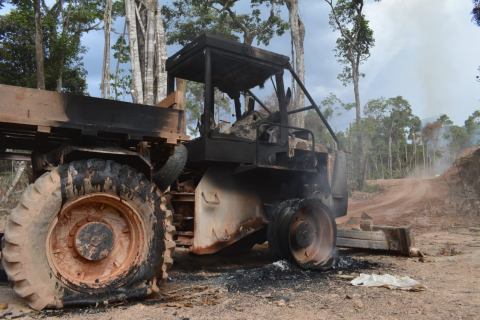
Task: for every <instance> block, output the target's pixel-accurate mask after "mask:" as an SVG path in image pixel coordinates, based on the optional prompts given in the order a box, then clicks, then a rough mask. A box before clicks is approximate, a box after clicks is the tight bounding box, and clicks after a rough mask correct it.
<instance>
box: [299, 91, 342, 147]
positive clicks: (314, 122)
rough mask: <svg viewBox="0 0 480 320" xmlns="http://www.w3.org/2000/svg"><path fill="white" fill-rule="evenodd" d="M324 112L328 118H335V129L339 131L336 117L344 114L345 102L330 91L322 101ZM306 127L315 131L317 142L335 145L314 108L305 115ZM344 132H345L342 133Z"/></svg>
mask: <svg viewBox="0 0 480 320" xmlns="http://www.w3.org/2000/svg"><path fill="white" fill-rule="evenodd" d="M321 106H322V107H323V108H321V109H322V113H323V115H324V116H325V118H326V119H327V120H331V119H333V122H334V131H335V132H336V131H337V128H336V127H337V125H336V119H337V117H339V116H340V115H342V111H343V109H344V107H345V104H344V103H342V101H341V100H340V99H338V98H337V96H336V95H335V94H333V93H330V94H329V95H328V96H327V97H325V99H323V100H322V102H321ZM305 128H306V129H309V130H310V131H312V132H313V135H314V136H315V142H317V143H321V144H325V145H328V146H333V145H334V140H333V137H332V136H331V135H330V132H329V131H328V130H327V128H326V126H325V124H324V123H323V122H322V120H321V119H320V117H319V116H318V114H317V112H316V111H314V110H308V112H307V114H306V115H305ZM342 134H343V133H342Z"/></svg>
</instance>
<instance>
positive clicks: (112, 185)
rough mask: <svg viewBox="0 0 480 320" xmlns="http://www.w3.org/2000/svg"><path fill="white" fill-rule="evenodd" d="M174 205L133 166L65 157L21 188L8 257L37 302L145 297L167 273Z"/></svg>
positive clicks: (22, 289) (9, 267)
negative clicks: (168, 205)
mask: <svg viewBox="0 0 480 320" xmlns="http://www.w3.org/2000/svg"><path fill="white" fill-rule="evenodd" d="M171 221H172V213H171V211H169V210H167V208H166V200H165V198H164V197H162V196H161V195H160V193H159V192H158V189H157V187H156V186H154V185H153V184H151V183H150V182H149V181H148V180H147V179H145V177H144V176H143V175H142V174H139V173H137V172H136V171H135V170H134V169H133V168H131V167H129V166H126V165H122V164H118V163H115V162H113V161H104V160H97V159H93V160H88V161H87V160H84V161H75V162H72V163H70V164H64V165H62V166H60V167H58V168H56V169H54V170H52V171H51V172H47V173H45V174H44V175H42V176H41V177H40V178H39V179H37V181H36V182H35V183H34V184H32V185H30V186H29V187H28V188H27V189H26V190H25V192H24V193H23V195H22V197H21V199H20V202H19V203H18V205H17V206H16V208H15V209H14V210H12V212H11V214H10V216H9V218H8V220H7V224H6V228H5V240H6V241H5V247H4V249H3V259H2V260H3V265H4V267H5V271H6V273H7V275H8V278H9V280H10V281H11V282H13V289H14V290H15V292H16V293H17V294H18V295H19V296H21V297H23V298H25V300H26V302H27V303H28V305H29V306H30V307H31V308H33V309H36V310H41V309H44V308H63V307H72V306H87V305H95V304H97V303H100V304H101V303H106V302H110V303H111V302H116V301H121V300H127V299H142V298H145V297H146V296H147V295H148V294H151V293H153V292H154V291H157V290H158V286H157V284H159V283H161V282H162V281H163V280H165V279H166V277H167V273H166V270H167V269H168V267H170V266H171V264H172V263H173V260H172V258H171V255H172V253H173V250H174V248H175V242H174V241H172V236H173V233H174V231H175V228H174V227H173V226H172V225H171Z"/></svg>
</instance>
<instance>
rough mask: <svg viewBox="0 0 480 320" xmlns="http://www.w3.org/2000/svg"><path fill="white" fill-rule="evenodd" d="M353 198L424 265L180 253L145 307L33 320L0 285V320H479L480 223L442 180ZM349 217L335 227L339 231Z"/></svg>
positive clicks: (388, 185)
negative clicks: (404, 286)
mask: <svg viewBox="0 0 480 320" xmlns="http://www.w3.org/2000/svg"><path fill="white" fill-rule="evenodd" d="M371 183H372V184H373V183H376V184H378V185H379V186H380V188H379V189H381V191H379V192H377V193H374V194H363V195H362V194H357V195H354V196H353V199H355V200H353V201H351V202H350V204H349V213H348V216H359V215H360V214H361V213H362V212H366V213H367V214H369V215H370V216H372V217H373V219H374V223H375V224H383V225H394V226H399V225H407V224H411V225H412V226H413V232H414V236H415V242H416V247H418V248H419V249H420V250H421V252H422V253H423V254H424V257H423V258H418V257H416V258H409V257H402V256H396V255H389V254H386V253H379V252H365V251H357V250H345V249H339V250H338V258H339V263H338V265H337V267H336V268H335V269H333V270H330V271H328V272H312V271H303V270H300V269H298V268H296V267H295V266H292V265H290V264H288V263H287V262H284V261H283V262H275V263H274V262H273V261H272V260H271V259H270V256H269V253H268V244H263V245H257V246H255V247H254V249H253V250H252V251H251V252H249V253H248V254H246V255H243V256H239V255H236V256H225V255H223V256H221V255H213V256H201V257H198V256H193V255H189V254H184V253H183V254H177V255H176V256H175V264H174V267H173V269H172V270H171V271H170V277H169V279H168V282H167V284H166V286H165V287H164V288H162V293H161V294H158V295H157V296H155V297H153V298H152V299H150V300H148V301H144V302H125V303H123V304H116V305H107V306H104V305H100V306H98V307H93V308H84V309H73V310H61V311H44V312H34V311H32V310H31V309H29V308H28V307H27V306H26V305H25V304H24V302H23V301H22V300H20V299H18V298H17V297H16V296H15V294H14V292H13V290H11V289H10V288H9V287H8V286H6V285H3V286H0V303H5V304H7V305H1V304H0V309H1V308H3V307H5V309H3V310H0V319H1V318H5V319H10V318H23V317H30V318H44V317H48V318H50V317H60V318H68V319H104V320H109V319H159V318H162V319H267V318H269V319H292V318H296V317H301V318H302V319H327V318H328V319H351V318H355V319H480V232H479V230H480V229H478V227H480V221H479V218H478V216H477V217H469V216H468V215H466V214H462V213H461V212H456V213H451V210H450V209H449V208H447V207H446V206H445V205H444V200H445V199H446V198H447V197H448V186H447V185H446V183H445V182H444V181H442V180H441V179H438V178H437V179H431V180H383V181H376V182H371ZM345 219H346V218H341V219H339V221H338V222H339V223H340V222H342V221H344V220H345ZM360 273H366V274H392V275H398V276H409V277H411V278H413V279H415V280H418V281H420V282H421V284H423V285H425V286H426V287H427V289H426V290H425V291H418V292H411V291H400V290H389V289H387V288H374V287H355V286H353V285H351V284H350V282H349V280H345V279H342V278H341V277H343V276H345V275H347V276H348V275H354V276H357V275H359V274H360Z"/></svg>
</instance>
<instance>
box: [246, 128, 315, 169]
mask: <svg viewBox="0 0 480 320" xmlns="http://www.w3.org/2000/svg"><path fill="white" fill-rule="evenodd" d="M264 124H267V125H272V126H276V127H283V128H285V129H294V130H298V131H306V132H307V133H309V134H310V135H311V136H312V155H313V158H312V160H313V164H314V167H315V135H314V134H313V132H312V131H310V130H308V129H305V128H299V127H294V126H289V125H286V124H281V123H275V122H269V121H262V122H260V123H259V124H258V126H257V137H256V155H255V164H259V158H258V157H259V154H260V135H259V133H260V127H261V126H262V125H264ZM286 145H287V147H290V146H289V143H288V139H287V142H286Z"/></svg>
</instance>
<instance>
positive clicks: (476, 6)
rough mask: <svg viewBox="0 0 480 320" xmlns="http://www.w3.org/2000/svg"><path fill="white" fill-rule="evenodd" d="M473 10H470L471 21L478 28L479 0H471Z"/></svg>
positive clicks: (479, 16)
mask: <svg viewBox="0 0 480 320" xmlns="http://www.w3.org/2000/svg"><path fill="white" fill-rule="evenodd" d="M472 2H473V9H472V21H473V23H475V24H476V25H477V26H479V27H480V0H472Z"/></svg>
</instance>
